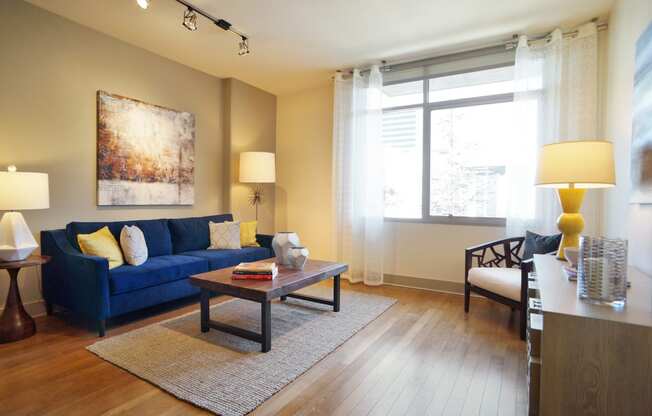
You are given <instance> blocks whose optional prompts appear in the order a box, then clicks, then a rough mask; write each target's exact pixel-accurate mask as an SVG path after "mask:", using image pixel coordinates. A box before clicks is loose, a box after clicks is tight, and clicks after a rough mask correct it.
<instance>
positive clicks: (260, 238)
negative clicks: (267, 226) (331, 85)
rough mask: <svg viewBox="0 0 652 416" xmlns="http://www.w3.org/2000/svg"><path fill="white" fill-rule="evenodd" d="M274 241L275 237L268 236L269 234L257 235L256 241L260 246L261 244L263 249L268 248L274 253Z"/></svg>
mask: <svg viewBox="0 0 652 416" xmlns="http://www.w3.org/2000/svg"><path fill="white" fill-rule="evenodd" d="M273 239H274V236H273V235H267V234H256V241H257V242H258V244H260V246H261V247H265V248H268V249H270V250H272V251H273V249H272V240H273Z"/></svg>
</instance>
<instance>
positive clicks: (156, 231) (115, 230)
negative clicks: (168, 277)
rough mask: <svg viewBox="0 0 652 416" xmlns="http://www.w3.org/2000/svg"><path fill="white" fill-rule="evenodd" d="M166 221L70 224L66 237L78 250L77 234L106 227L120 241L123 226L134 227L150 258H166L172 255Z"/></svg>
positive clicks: (67, 227) (67, 226)
mask: <svg viewBox="0 0 652 416" xmlns="http://www.w3.org/2000/svg"><path fill="white" fill-rule="evenodd" d="M167 221H168V220H139V221H114V222H78V221H75V222H71V223H70V224H68V225H66V235H67V236H68V240H69V241H70V243H71V244H72V245H73V247H75V248H76V249H77V250H79V244H78V243H77V234H90V233H93V232H95V231H97V230H99V229H100V228H102V227H104V226H107V227H109V230H110V231H111V234H113V236H114V237H115V238H116V240H120V231H122V227H124V226H125V225H136V226H138V228H140V229H141V231H142V232H143V234H144V235H145V242H146V243H147V252H148V253H149V256H150V257H156V256H166V255H170V254H172V237H171V235H170V229H169V228H168V223H167Z"/></svg>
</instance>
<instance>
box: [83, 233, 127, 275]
mask: <svg viewBox="0 0 652 416" xmlns="http://www.w3.org/2000/svg"><path fill="white" fill-rule="evenodd" d="M77 242H78V243H79V248H81V251H82V253H84V254H86V255H89V256H98V257H104V258H106V259H108V260H109V269H113V268H116V267H118V266H122V265H123V264H124V262H125V261H124V259H123V258H122V250H120V245H119V244H118V242H117V241H116V239H115V237H114V236H113V234H111V231H109V227H104V228H101V229H99V230H97V231H95V232H94V233H91V234H77Z"/></svg>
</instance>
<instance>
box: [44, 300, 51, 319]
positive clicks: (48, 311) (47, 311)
mask: <svg viewBox="0 0 652 416" xmlns="http://www.w3.org/2000/svg"><path fill="white" fill-rule="evenodd" d="M45 314H46V315H47V316H52V303H50V302H48V301H45Z"/></svg>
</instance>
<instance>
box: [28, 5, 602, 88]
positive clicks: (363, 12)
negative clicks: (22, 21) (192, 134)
mask: <svg viewBox="0 0 652 416" xmlns="http://www.w3.org/2000/svg"><path fill="white" fill-rule="evenodd" d="M26 1H28V2H29V3H32V4H34V5H37V6H39V7H42V8H44V9H47V10H49V11H51V12H53V13H56V14H59V15H61V16H64V17H66V18H68V19H71V20H73V21H75V22H78V23H80V24H82V25H85V26H88V27H91V28H93V29H95V30H98V31H100V32H103V33H106V34H108V35H111V36H114V37H116V38H118V39H121V40H124V41H126V42H128V43H130V44H133V45H136V46H139V47H142V48H144V49H147V50H149V51H151V52H154V53H156V54H158V55H161V56H164V57H167V58H169V59H171V60H174V61H177V62H180V63H183V64H185V65H187V66H190V67H192V68H195V69H198V70H200V71H203V72H207V73H209V74H212V75H215V76H217V77H221V78H227V77H235V78H238V79H240V80H242V81H245V82H247V83H249V84H252V85H255V86H257V87H259V88H262V89H264V90H267V91H269V92H272V93H274V94H277V95H282V94H287V93H291V92H295V91H299V90H302V89H307V88H311V87H315V86H318V85H323V84H324V83H326V82H328V79H329V77H330V75H331V73H332V72H333V71H334V70H335V69H338V68H349V67H353V66H357V65H367V64H369V63H373V62H378V61H379V60H382V59H386V60H387V61H388V62H390V63H391V62H394V61H397V60H405V59H408V58H418V57H426V56H432V55H435V54H438V53H445V52H449V51H452V50H461V49H465V48H469V47H476V46H485V45H488V44H492V43H495V42H497V41H501V40H505V39H508V38H510V37H511V35H512V34H514V33H530V34H540V33H544V32H547V31H548V30H550V29H551V28H553V27H555V26H561V27H563V28H570V27H572V26H574V25H576V24H579V23H583V22H585V21H588V20H590V19H591V18H593V17H602V18H604V17H605V16H606V15H607V14H608V13H609V10H610V8H611V5H612V3H613V0H361V1H351V0H189V1H190V2H191V3H192V4H194V5H196V6H197V7H199V8H201V9H204V10H206V11H207V12H209V13H211V14H213V15H214V16H216V17H218V18H223V19H225V20H228V21H229V22H231V23H232V24H233V27H234V28H236V29H238V30H240V31H242V32H244V33H246V34H247V35H248V36H249V38H250V47H251V50H252V53H251V54H250V55H248V56H244V57H240V56H238V55H237V45H238V38H237V37H235V36H234V35H233V34H230V33H228V32H224V31H222V30H221V29H219V28H218V27H216V26H214V25H213V24H211V23H210V22H209V21H207V20H205V19H203V18H202V17H199V18H198V23H199V29H198V30H197V31H196V32H189V31H188V30H186V29H185V28H183V27H182V26H181V19H182V15H183V11H184V8H183V7H182V6H181V5H179V4H178V3H176V2H175V1H174V0H151V5H150V7H149V8H148V9H147V10H142V9H141V8H140V7H138V6H137V5H136V0H93V1H88V0H26Z"/></svg>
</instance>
